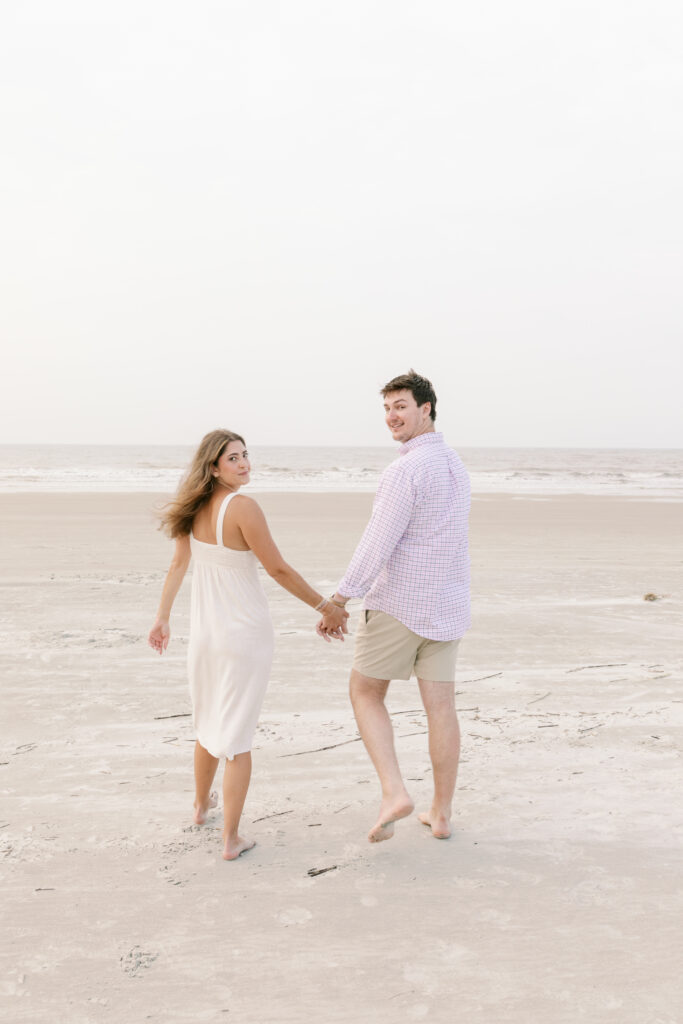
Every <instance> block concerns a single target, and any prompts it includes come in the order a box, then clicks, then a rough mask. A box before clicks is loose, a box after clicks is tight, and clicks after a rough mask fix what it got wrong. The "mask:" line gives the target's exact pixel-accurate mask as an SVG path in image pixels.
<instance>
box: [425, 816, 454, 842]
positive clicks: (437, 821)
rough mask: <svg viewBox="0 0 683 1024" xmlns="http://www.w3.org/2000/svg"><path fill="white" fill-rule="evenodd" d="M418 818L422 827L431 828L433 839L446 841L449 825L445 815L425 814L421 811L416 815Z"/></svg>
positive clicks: (449, 830) (449, 832)
mask: <svg viewBox="0 0 683 1024" xmlns="http://www.w3.org/2000/svg"><path fill="white" fill-rule="evenodd" d="M418 818H419V819H420V821H421V822H422V824H423V825H427V826H428V827H429V828H431V830H432V835H433V836H434V838H435V839H448V837H449V836H450V834H451V823H450V821H449V819H448V818H447V817H446V815H445V814H433V813H432V812H431V811H430V812H429V814H427V812H426V811H423V812H422V813H421V814H418Z"/></svg>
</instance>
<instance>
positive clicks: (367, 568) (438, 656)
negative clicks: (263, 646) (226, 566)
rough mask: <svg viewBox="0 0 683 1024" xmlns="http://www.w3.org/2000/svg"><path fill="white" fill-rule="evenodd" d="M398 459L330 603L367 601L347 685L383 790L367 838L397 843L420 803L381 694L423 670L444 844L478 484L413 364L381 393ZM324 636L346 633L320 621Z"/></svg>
mask: <svg viewBox="0 0 683 1024" xmlns="http://www.w3.org/2000/svg"><path fill="white" fill-rule="evenodd" d="M381 394H382V395H383V397H384V411H385V417H386V423H387V426H388V427H389V430H390V431H391V436H392V437H393V439H394V440H395V441H400V442H401V449H400V454H399V458H397V459H396V461H395V462H392V463H391V464H390V465H389V466H388V467H387V469H386V470H385V471H384V473H383V474H382V476H381V478H380V482H379V487H378V489H377V495H376V497H375V502H374V505H373V511H372V516H371V518H370V522H369V523H368V525H367V527H366V529H365V532H364V534H363V537H362V538H361V541H360V544H359V545H358V547H357V548H356V552H355V554H354V556H353V558H352V559H351V563H350V565H349V567H348V569H347V571H346V574H345V575H344V578H343V579H342V581H341V583H340V584H339V587H338V589H337V591H336V593H335V594H333V596H332V598H331V600H332V601H334V602H335V603H336V604H338V605H339V606H340V607H344V606H345V605H346V602H347V601H348V600H349V598H353V597H363V598H364V601H363V606H362V611H361V617H360V625H359V628H358V630H357V634H356V645H355V652H354V659H353V668H352V671H351V680H350V691H351V702H352V704H353V710H354V714H355V716H356V722H357V723H358V729H359V731H360V734H361V737H362V739H363V742H364V744H365V747H366V749H367V751H368V754H369V755H370V758H371V760H372V763H373V765H374V767H375V770H376V772H377V774H378V776H379V780H380V784H381V787H382V802H381V806H380V812H379V817H378V819H377V821H376V822H375V824H374V825H373V827H372V828H371V829H370V832H369V834H368V838H369V840H370V842H380V841H381V840H384V839H390V838H391V836H392V835H393V832H394V822H396V821H398V819H400V818H405V817H406V816H407V815H409V814H411V813H412V811H413V810H414V804H413V801H412V800H411V798H410V796H409V794H408V791H407V789H406V787H405V784H404V782H403V778H402V777H401V772H400V769H399V766H398V761H397V758H396V751H395V749H394V732H393V728H392V725H391V719H390V717H389V713H388V712H387V709H386V707H385V704H384V699H385V696H386V693H387V690H388V687H389V682H390V680H391V679H409V678H410V676H411V675H412V674H413V673H414V674H415V675H416V676H417V680H418V685H419V688H420V694H421V697H422V702H423V705H424V708H425V711H426V713H427V723H428V730H429V755H430V759H431V762H432V768H433V777H434V796H433V799H432V805H431V808H430V810H429V811H427V812H425V813H422V814H420V815H419V818H420V821H422V822H423V823H424V824H425V825H427V826H429V827H430V828H431V831H432V835H433V836H435V837H436V838H437V839H447V838H448V837H449V835H450V833H451V826H450V817H451V804H452V800H453V792H454V790H455V781H456V776H457V771H458V761H459V757H460V728H459V724H458V717H457V714H456V710H455V661H456V653H457V647H458V644H459V642H460V638H461V637H462V636H463V634H464V633H465V632H466V630H467V629H468V628H469V625H470V593H469V554H468V546H467V531H468V518H469V507H470V485H469V477H468V474H467V470H466V469H465V467H464V466H463V464H462V462H461V460H460V458H459V457H458V455H457V454H456V453H455V452H454V451H453V450H452V449H451V448H449V447H448V446H447V445H446V444H445V443H444V440H443V435H442V434H440V433H437V432H436V431H435V430H434V421H435V419H436V395H435V394H434V389H433V387H432V385H431V383H430V382H429V381H428V380H427V379H426V378H424V377H420V376H419V375H418V374H417V373H415V371H414V370H410V371H409V372H408V373H406V374H404V375H402V376H400V377H394V379H393V380H390V381H389V383H388V384H386V385H385V386H384V387H383V388H382V391H381ZM318 631H319V632H320V633H321V634H322V635H325V634H326V633H327V632H329V633H330V635H332V636H334V635H340V633H339V631H338V630H337V631H334V630H327V629H326V628H325V625H324V623H320V625H319V627H318Z"/></svg>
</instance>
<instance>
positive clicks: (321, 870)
mask: <svg viewBox="0 0 683 1024" xmlns="http://www.w3.org/2000/svg"><path fill="white" fill-rule="evenodd" d="M336 870H337V865H336V864H333V865H332V867H330V868H309V869H308V871H307V872H306V873H307V874H308V875H310V876H311V878H315V876H316V875H324V874H325V872H326V871H336Z"/></svg>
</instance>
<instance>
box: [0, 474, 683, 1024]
mask: <svg viewBox="0 0 683 1024" xmlns="http://www.w3.org/2000/svg"><path fill="white" fill-rule="evenodd" d="M257 497H258V499H259V501H260V502H261V504H262V506H263V508H264V509H265V511H266V514H267V515H268V518H269V521H270V525H271V529H272V532H273V534H274V536H275V538H276V541H277V542H278V544H279V545H280V548H281V550H282V552H283V554H284V555H285V557H286V558H287V559H288V560H289V561H290V562H291V563H292V564H293V565H294V566H295V567H296V568H297V569H299V571H301V572H302V573H303V575H304V576H305V577H306V578H307V579H308V580H309V581H310V582H312V583H313V584H314V585H315V586H316V587H318V588H319V589H320V590H321V591H322V592H323V593H327V592H329V590H330V589H331V588H332V587H333V586H334V585H335V584H336V583H337V581H338V579H339V577H340V575H341V573H342V571H343V569H344V568H345V566H346V563H347V561H348V559H349V557H350V555H351V554H352V552H353V549H354V546H355V543H356V541H357V539H358V538H359V536H360V533H361V531H362V528H363V526H364V524H365V521H366V519H367V515H368V512H369V509H370V506H371V500H372V496H371V495H369V494H350V493H345V494H263V495H260V496H257ZM158 500H159V498H158V496H156V497H155V496H154V495H149V494H135V495H133V494H131V495H126V494H107V495H102V494H99V495H98V494H83V495H77V494H54V495H27V494H16V495H3V496H0V522H1V524H2V535H3V538H4V543H3V546H2V549H0V562H1V565H2V634H1V639H0V658H1V659H2V720H3V729H2V743H1V753H0V762H2V764H1V765H0V772H1V773H2V774H1V776H0V778H1V780H2V783H1V790H2V808H1V810H0V853H1V855H2V856H1V860H0V863H1V864H2V882H1V884H2V894H3V895H2V904H3V928H2V977H1V979H0V996H1V998H2V1002H3V1004H4V1009H3V1011H2V1017H3V1020H5V1021H7V1022H8V1024H15V1022H16V1024H19V1022H31V1024H42V1022H48V1021H49V1022H51V1024H54V1022H58V1024H61V1022H64V1024H91V1022H93V1024H94V1022H100V1021H111V1022H119V1021H126V1022H127V1024H137V1022H143V1021H150V1022H158V1024H169V1022H175V1021H178V1022H188V1024H191V1022H192V1024H194V1022H203V1021H209V1022H213V1021H239V1022H241V1024H252V1022H253V1024H271V1022H272V1024H285V1022H292V1024H299V1022H303V1021H308V1020H309V1019H316V1020H318V1021H321V1022H336V1021H344V1022H361V1021H366V1020H367V1021H370V1020H373V1021H378V1022H399V1021H413V1020H416V1021H417V1020H432V1021H439V1022H441V1021H443V1022H451V1021H454V1020H458V1019H462V1020H465V1021H473V1020H474V1021H480V1022H482V1024H500V1022H508V1021H509V1022H514V1024H518V1022H519V1024H529V1022H536V1021H538V1022H544V1024H552V1022H567V1024H570V1022H572V1024H573V1022H576V1021H586V1022H595V1024H597V1022H601V1024H602V1022H605V1021H614V1022H618V1024H680V1021H681V1020H683V1005H682V1003H681V997H680V981H679V975H680V956H681V940H680V922H681V920H682V919H683V886H682V883H681V841H682V840H683V815H682V812H681V801H680V798H679V797H678V798H677V797H676V796H675V794H676V792H680V769H681V754H680V750H681V726H682V723H683V692H682V690H681V685H680V680H681V668H682V665H683V649H682V648H683V645H682V643H681V611H682V605H683V591H682V590H681V579H682V573H683V543H682V542H683V505H681V504H677V503H675V502H665V501H654V500H653V501H641V500H630V499H618V498H597V497H578V496H572V497H553V498H531V497H527V498H518V497H512V496H500V495H490V496H486V497H475V499H474V500H473V507H472V520H471V549H472V575H473V619H474V627H473V629H472V630H471V632H470V633H469V634H468V635H467V637H466V639H465V640H464V641H463V643H462V645H461V654H460V661H459V667H458V682H457V693H458V697H457V701H458V706H459V709H460V712H461V716H460V718H461V726H462V731H463V758H462V762H461V769H460V777H459V784H458V790H457V794H456V804H457V810H456V815H455V821H454V824H455V830H454V834H453V836H452V838H451V839H450V840H449V841H447V842H438V841H436V840H434V839H433V838H432V837H431V835H430V833H429V831H428V830H427V829H425V828H424V827H423V826H421V825H420V824H419V822H418V821H417V819H416V818H411V819H408V820H406V821H403V822H401V823H399V825H398V826H397V828H396V835H395V837H394V838H393V839H392V840H391V841H389V842H385V843H381V844H378V845H376V846H375V845H371V844H369V843H368V842H367V840H366V833H367V829H368V828H369V826H370V825H371V824H372V823H373V821H374V814H375V811H376V808H377V805H378V799H379V794H378V787H377V784H376V780H375V777H374V774H373V772H372V769H371V766H370V763H369V761H368V758H367V755H366V754H365V751H364V749H363V746H362V744H361V743H360V741H359V739H358V734H357V730H356V727H355V723H354V720H353V716H352V713H351V709H350V706H349V703H348V699H347V692H346V691H347V679H348V673H349V667H350V662H351V655H352V646H353V638H352V637H350V638H349V640H348V641H347V643H345V644H344V645H340V644H334V645H326V644H324V643H323V642H322V641H320V640H319V639H318V638H317V637H316V636H315V634H314V632H313V625H314V622H315V618H316V617H315V615H314V613H313V612H312V611H311V610H310V609H308V608H306V607H304V606H303V605H302V604H300V603H298V602H297V601H295V600H294V599H293V598H292V597H290V596H289V595H288V594H286V593H285V592H284V591H282V590H280V589H279V588H277V587H276V586H275V585H274V584H273V583H272V582H271V581H270V580H269V579H267V577H266V578H264V584H265V586H266V589H267V592H268V595H269V598H270V601H271V609H272V614H273V619H274V624H275V632H276V640H277V646H276V656H275V663H274V667H273V675H272V681H271V684H270V688H269V692H268V695H267V698H266V703H265V707H264V712H263V716H262V719H261V725H260V727H259V731H258V733H257V738H256V743H255V750H254V777H253V781H252V786H251V790H250V793H249V797H248V801H247V806H246V810H245V816H244V833H245V834H246V835H249V836H251V837H252V838H254V839H255V840H256V842H257V845H256V847H255V848H254V850H253V851H251V852H250V853H248V854H247V855H245V856H243V857H242V858H240V860H239V861H236V862H235V863H232V864H226V863H225V862H223V861H222V859H221V856H220V851H221V846H220V829H221V817H220V814H219V813H217V812H214V813H213V814H212V815H211V817H210V818H209V821H208V824H207V825H206V826H205V827H203V828H200V827H197V826H193V825H191V823H190V822H191V803H192V795H193V786H192V774H191V755H192V743H193V734H192V727H191V721H190V718H189V710H190V708H189V697H188V692H187V683H186V675H185V655H186V646H187V633H188V611H189V581H188V582H186V584H185V586H184V588H183V590H182V592H181V594H180V596H179V599H178V601H177V604H176V610H175V614H174V619H173V620H172V628H173V638H172V642H171V647H170V649H169V652H168V653H167V655H165V656H164V657H163V658H159V657H158V656H155V655H154V654H153V653H152V652H151V651H150V650H149V648H148V647H147V644H146V635H147V631H148V629H149V627H150V625H151V623H152V620H153V617H154V613H155V610H156V606H157V603H158V599H159V594H160V587H161V582H162V579H163V576H164V573H165V571H166V568H167V564H168V560H169V557H170V553H171V545H170V543H169V542H168V541H167V540H166V539H165V538H163V537H162V535H161V534H159V533H158V532H157V531H156V529H155V524H154V521H153V516H152V507H153V505H154V503H155V501H158ZM646 594H654V595H656V596H657V597H658V600H652V601H647V600H644V595H646ZM356 607H358V604H357V603H356ZM351 621H352V630H353V624H354V622H355V613H352V620H351ZM389 706H390V710H391V712H392V714H393V720H394V722H395V727H396V733H397V737H398V739H397V745H398V751H399V758H400V761H401V764H402V767H403V770H404V774H405V776H406V778H407V779H408V780H410V781H409V786H410V787H411V790H412V793H413V795H414V797H415V800H416V804H417V809H418V810H419V809H426V807H427V805H428V802H429V796H430V767H429V759H428V756H427V747H426V735H425V730H426V725H425V717H424V715H423V713H422V711H421V709H420V702H419V697H418V693H417V687H416V684H415V683H414V682H411V683H405V682H399V683H394V684H393V685H392V688H391V691H390V698H389Z"/></svg>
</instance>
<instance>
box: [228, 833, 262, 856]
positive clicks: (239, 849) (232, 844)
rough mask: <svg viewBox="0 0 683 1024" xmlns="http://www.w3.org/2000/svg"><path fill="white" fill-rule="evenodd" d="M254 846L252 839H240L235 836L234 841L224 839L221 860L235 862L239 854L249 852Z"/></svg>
mask: <svg viewBox="0 0 683 1024" xmlns="http://www.w3.org/2000/svg"><path fill="white" fill-rule="evenodd" d="M254 846H256V843H255V842H254V840H253V839H242V836H237V838H236V839H226V840H225V845H224V847H223V860H237V858H238V857H239V855H240V854H241V853H245V852H246V851H247V850H251V849H252V847H254Z"/></svg>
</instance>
